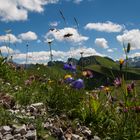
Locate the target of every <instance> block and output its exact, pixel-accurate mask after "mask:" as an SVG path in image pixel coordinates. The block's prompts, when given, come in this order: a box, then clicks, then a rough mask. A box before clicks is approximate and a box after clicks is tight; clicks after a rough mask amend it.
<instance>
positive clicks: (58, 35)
mask: <svg viewBox="0 0 140 140" xmlns="http://www.w3.org/2000/svg"><path fill="white" fill-rule="evenodd" d="M67 34H71V36H69V37H64V36H65V35H67ZM50 36H52V37H54V38H55V39H56V40H58V41H64V40H66V41H69V42H73V43H80V42H83V41H86V40H88V37H86V36H82V35H81V34H79V33H78V31H77V30H76V29H75V28H70V27H69V28H64V29H59V30H53V31H49V32H48V33H47V34H46V35H45V40H46V39H47V38H49V37H50Z"/></svg>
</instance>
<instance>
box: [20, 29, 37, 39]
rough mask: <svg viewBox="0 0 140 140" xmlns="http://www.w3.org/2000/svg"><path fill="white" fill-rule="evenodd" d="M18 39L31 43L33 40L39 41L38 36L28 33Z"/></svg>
mask: <svg viewBox="0 0 140 140" xmlns="http://www.w3.org/2000/svg"><path fill="white" fill-rule="evenodd" d="M18 37H19V38H20V39H21V40H24V41H25V40H26V41H31V40H36V39H37V35H36V33H34V32H31V31H28V32H26V33H22V34H20V35H18Z"/></svg>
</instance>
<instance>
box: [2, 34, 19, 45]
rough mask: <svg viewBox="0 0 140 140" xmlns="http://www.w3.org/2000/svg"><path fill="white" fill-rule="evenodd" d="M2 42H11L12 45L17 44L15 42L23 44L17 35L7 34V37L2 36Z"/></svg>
mask: <svg viewBox="0 0 140 140" xmlns="http://www.w3.org/2000/svg"><path fill="white" fill-rule="evenodd" d="M0 42H10V43H15V42H21V40H20V39H18V38H17V37H16V36H15V35H13V34H6V35H1V36H0Z"/></svg>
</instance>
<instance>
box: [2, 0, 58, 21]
mask: <svg viewBox="0 0 140 140" xmlns="http://www.w3.org/2000/svg"><path fill="white" fill-rule="evenodd" d="M58 1H59V0H0V20H2V21H19V20H26V19H27V18H28V12H30V11H31V12H39V13H40V12H43V11H44V9H43V6H44V5H47V4H52V3H57V2H58Z"/></svg>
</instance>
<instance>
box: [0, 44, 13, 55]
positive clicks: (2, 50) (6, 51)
mask: <svg viewBox="0 0 140 140" xmlns="http://www.w3.org/2000/svg"><path fill="white" fill-rule="evenodd" d="M0 50H1V53H4V54H8V53H14V50H13V49H11V48H9V47H7V46H1V47H0Z"/></svg>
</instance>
